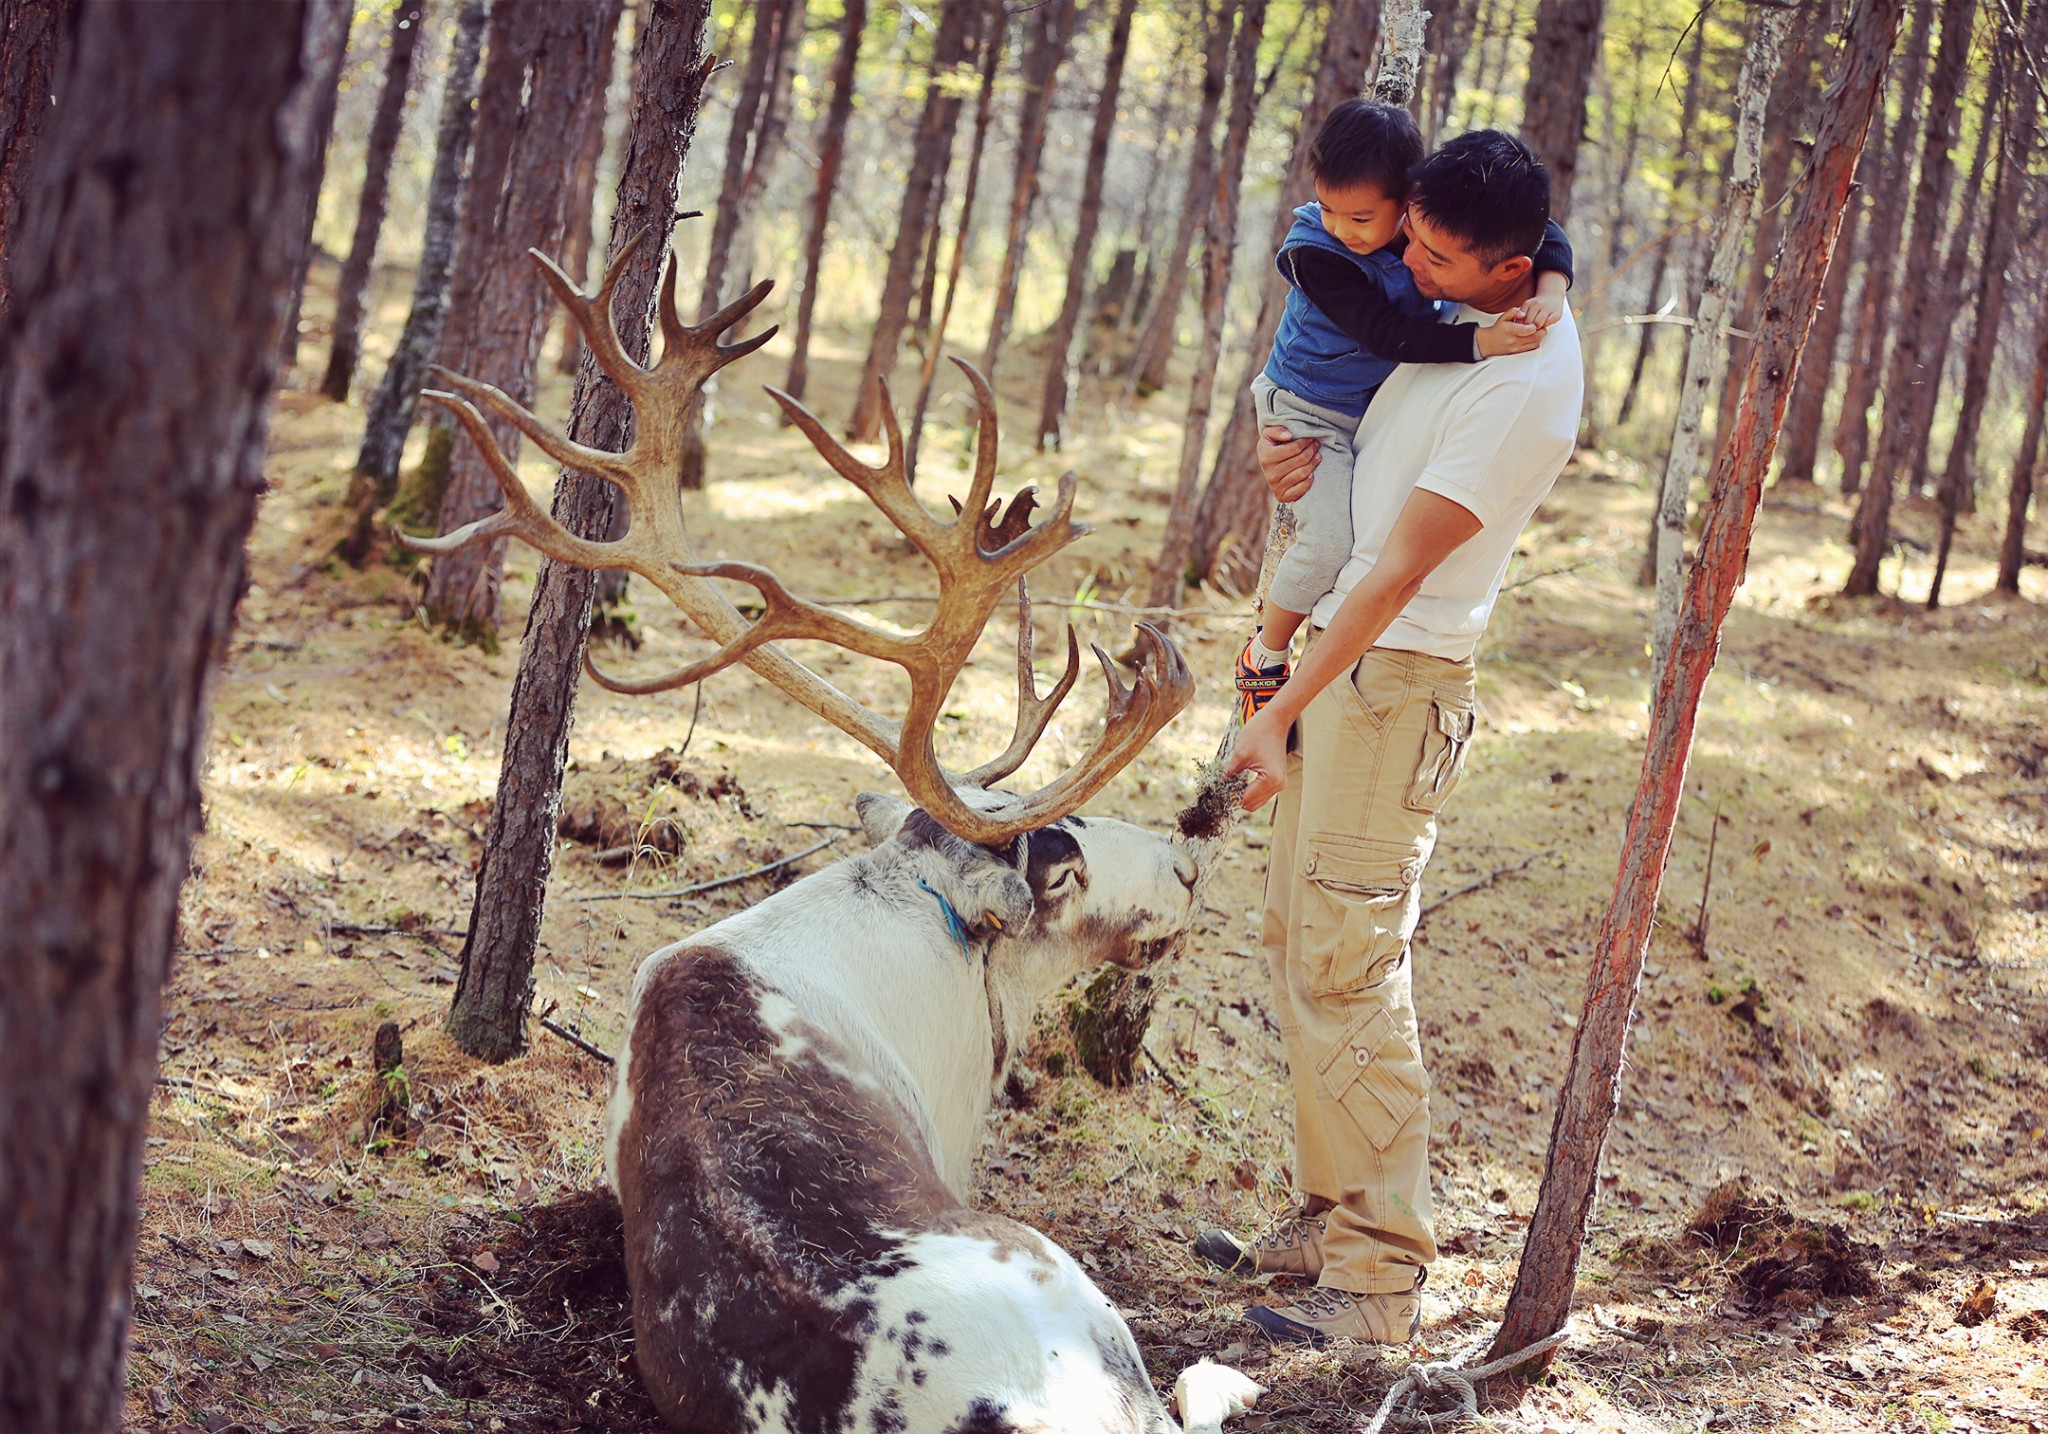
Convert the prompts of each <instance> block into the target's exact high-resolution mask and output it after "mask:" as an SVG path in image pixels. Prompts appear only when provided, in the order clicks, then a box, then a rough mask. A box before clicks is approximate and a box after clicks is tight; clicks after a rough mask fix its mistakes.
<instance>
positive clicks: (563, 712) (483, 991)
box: [448, 0, 711, 1061]
mask: <svg viewBox="0 0 2048 1434" xmlns="http://www.w3.org/2000/svg"><path fill="white" fill-rule="evenodd" d="M710 14H711V0H647V4H646V8H644V9H643V10H642V11H641V13H640V33H639V37H638V38H637V40H636V41H635V45H634V48H635V56H634V66H633V69H634V75H635V90H634V94H633V99H632V117H631V119H630V121H629V122H628V128H627V132H626V140H625V149H624V153H623V154H622V155H621V156H620V161H619V191H618V203H617V205H616V206H615V207H614V208H613V210H612V228H611V240H610V242H609V244H608V245H607V246H606V256H605V257H606V263H607V265H609V264H610V262H611V261H612V260H613V259H616V258H617V257H618V255H619V253H620V252H621V250H623V249H624V247H625V246H626V244H627V243H629V242H631V241H632V240H633V239H634V238H635V236H638V237H639V248H637V249H636V250H634V253H633V259H632V261H631V267H630V268H628V270H627V271H626V275H625V277H624V278H623V279H622V280H621V281H620V283H619V288H618V291H617V293H616V294H615V295H614V297H613V300H612V309H613V315H614V318H615V321H616V322H617V325H618V330H619V338H620V342H621V345H622V346H623V347H624V349H625V351H626V352H627V353H628V354H630V355H631V356H632V357H633V358H634V360H635V361H636V362H641V363H645V362H646V360H647V349H648V336H649V334H650V332H651V330H652V327H653V319H654V296H655V290H656V284H657V281H658V279H659V278H660V274H661V267H662V264H663V262H664V260H665V259H666V258H667V257H668V242H669V236H670V232H671V229H672V227H673V225H674V223H675V208H676V205H675V197H676V177H677V176H678V175H679V174H680V173H681V172H682V167H683V160H684V159H685V158H686V157H687V156H688V154H689V149H690V142H691V140H692V139H693V138H694V137H695V134H696V130H697V113H698V106H699V104H700V102H701V99H702V96H703V89H704V81H705V78H706V76H707V75H708V73H709V60H710V56H709V54H708V53H707V51H706V49H705V44H704V37H705V30H706V26H707V24H708V21H709V19H710ZM569 437H570V438H571V439H572V440H573V441H575V442H577V443H581V444H585V445H587V446H589V447H592V448H600V449H604V450H605V451H607V452H613V453H618V452H623V451H625V449H626V448H627V447H629V446H630V445H631V442H632V437H633V411H632V405H631V404H630V403H628V402H627V400H626V397H625V395H624V394H623V393H621V392H620V391H619V388H618V385H616V384H614V383H613V382H612V381H611V380H610V379H609V378H606V377H604V376H603V375H602V374H601V373H600V372H599V371H598V368H597V364H596V362H595V360H593V359H592V358H591V357H590V356H589V355H588V354H587V353H586V354H585V355H584V359H583V365H582V367H581V368H580V369H578V370H577V374H576V397H575V400H574V404H573V407H572V409H571V412H570V419H569ZM614 496H615V490H614V489H613V488H612V486H611V485H610V484H609V483H607V482H605V481H604V480H603V479H601V478H598V477H596V476H594V475H592V474H588V473H580V472H574V471H570V472H565V473H563V474H562V476H561V478H560V479H559V480H558V481H557V483H556V485H555V502H554V516H555V517H556V518H557V519H558V520H559V521H560V522H561V523H562V524H563V526H564V527H566V528H568V529H569V531H570V532H572V533H575V534H577V535H578V536H580V537H595V536H600V535H602V534H604V533H605V532H607V531H608V530H609V529H610V526H611V522H612V513H613V508H614V506H615V505H614V502H613V499H614ZM597 580H598V574H596V573H593V572H589V571H586V570H585V569H582V568H573V567H565V566H563V565H562V564H560V563H557V562H555V561H553V560H552V559H550V560H547V561H544V562H543V563H542V564H541V569H540V576H539V579H538V581H537V582H536V583H535V585H534V593H533V608H532V611H531V612H530V613H529V614H528V616H527V620H526V639H525V641H524V642H523V643H522V644H521V647H520V652H519V674H518V676H517V677H515V678H514V679H513V682H512V705H511V710H510V712H509V714H508V715H507V717H506V720H505V754H504V758H503V760H502V761H501V763H500V765H499V771H498V790H497V797H496V799H495V800H494V801H493V802H492V803H491V815H490V823H489V825H488V827H487V828H486V830H485V832H484V850H483V858H482V860H481V861H480V862H479V863H478V866H477V878H476V897H475V900H474V901H473V902H472V903H471V906H470V914H469V935H468V936H467V937H466V938H465V939H464V941H463V947H462V974H461V977H460V979H459V980H458V982H457V984H456V987H455V999H454V1002H453V1004H452V1006H451V1008H450V1010H449V1013H448V1030H449V1032H450V1034H452V1035H453V1036H454V1037H455V1039H456V1041H457V1042H458V1043H459V1044H461V1045H462V1047H463V1048H464V1049H465V1050H468V1051H470V1052H471V1053H473V1054H475V1055H477V1056H480V1057H482V1058H483V1059H485V1060H494V1061H501V1060H506V1059H509V1058H510V1057H512V1056H514V1055H517V1054H518V1053H519V1052H521V1051H523V1050H524V1049H525V1048H526V1011H527V1007H528V1005H529V1004H530V1003H531V1000H532V994H533V958H534V951H535V949H536V947H537V946H538V944H539V940H540V923H541V917H542V914H543V905H544V901H545V898H546V894H547V884H548V874H549V872H550V870H551V869H552V866H553V861H554V844H555V821H556V818H557V816H558V815H559V813H560V811H561V804H562V770H563V766H564V764H565V762H566V760H567V757H568V750H569V731H570V727H571V725H572V724H573V722H574V718H575V710H576V689H577V684H578V681H579V679H580V676H581V673H582V667H583V653H584V649H585V647H586V646H587V644H588V640H589V632H590V615H591V607H592V599H593V593H594V592H595V589H596V586H597Z"/></svg>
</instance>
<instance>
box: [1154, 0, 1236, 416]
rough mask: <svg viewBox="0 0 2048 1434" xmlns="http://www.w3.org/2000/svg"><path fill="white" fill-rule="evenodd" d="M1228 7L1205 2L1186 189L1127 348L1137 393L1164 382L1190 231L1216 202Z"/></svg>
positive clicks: (1185, 273)
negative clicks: (1145, 310) (1147, 314)
mask: <svg viewBox="0 0 2048 1434" xmlns="http://www.w3.org/2000/svg"><path fill="white" fill-rule="evenodd" d="M1232 14H1233V7H1232V6H1230V5H1228V4H1223V3H1218V4H1216V5H1215V6H1213V7H1210V8H1209V18H1208V21H1207V26H1208V28H1207V29H1206V30H1205V31H1204V36H1205V38H1204V41H1203V49H1202V103H1201V106H1200V107H1199V108H1198V109H1197V110H1196V111H1195V126H1194V129H1193V130H1192V131H1190V134H1189V141H1188V179H1187V190H1186V192H1185V193H1184V194H1183V196H1182V198H1181V210H1180V223H1179V224H1178V225H1177V226H1176V227H1175V229H1174V232H1173V247H1172V248H1171V249H1170V250H1168V251H1167V257H1166V262H1165V264H1164V265H1163V266H1162V267H1161V269H1160V276H1159V282H1158V283H1157V284H1156V285H1154V286H1153V288H1154V292H1155V297H1154V299H1153V301H1152V316H1151V318H1149V319H1148V320H1146V323H1145V331H1144V332H1143V333H1142V334H1140V335H1139V337H1138V342H1137V344H1136V346H1134V347H1133V348H1132V350H1131V380H1132V386H1133V387H1134V388H1136V390H1137V391H1138V393H1139V394H1140V395H1141V396H1142V395H1145V394H1150V393H1157V392H1158V391H1159V390H1160V389H1162V388H1164V387H1166V366H1167V364H1168V363H1169V362H1170V361H1171V360H1172V358H1173V349H1174V343H1175V339H1176V334H1177V331H1178V330H1179V328H1180V305H1181V295H1182V294H1184V293H1185V292H1186V291H1187V282H1188V256H1189V255H1190V254H1192V253H1193V252H1194V247H1195V235H1196V234H1197V233H1199V232H1200V231H1201V230H1202V228H1203V226H1204V225H1205V224H1206V223H1207V222H1208V219H1209V211H1210V209H1211V208H1212V207H1213V206H1214V204H1215V202H1216V116H1217V114H1218V112H1219V111H1220V110H1221V109H1222V107H1223V86H1224V82H1225V79H1226V77H1227V75H1228V73H1229V69H1230V21H1231V16H1232Z"/></svg>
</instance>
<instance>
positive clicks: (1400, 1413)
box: [1365, 1324, 1572, 1434]
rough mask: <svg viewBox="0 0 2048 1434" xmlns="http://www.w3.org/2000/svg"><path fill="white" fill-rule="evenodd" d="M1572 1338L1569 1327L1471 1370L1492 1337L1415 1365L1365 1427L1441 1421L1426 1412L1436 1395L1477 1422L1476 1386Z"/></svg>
mask: <svg viewBox="0 0 2048 1434" xmlns="http://www.w3.org/2000/svg"><path fill="white" fill-rule="evenodd" d="M1571 1334H1572V1329H1571V1325H1570V1324H1566V1325H1565V1327H1564V1328H1563V1329H1561V1330H1559V1331H1557V1333H1555V1334H1550V1335H1545V1336H1544V1337H1543V1338H1542V1339H1539V1340H1537V1341H1536V1342H1535V1343H1534V1344H1530V1345H1526V1346H1524V1347H1523V1348H1521V1349H1518V1350H1516V1351H1515V1352H1514V1353H1512V1354H1504V1355H1502V1356H1501V1357H1500V1358H1499V1359H1494V1360H1489V1361H1487V1362H1486V1363H1485V1364H1481V1365H1476V1366H1474V1367H1471V1368H1467V1367H1466V1364H1465V1361H1466V1360H1468V1359H1470V1358H1471V1357H1472V1356H1473V1355H1475V1354H1477V1353H1478V1352H1479V1351H1480V1350H1482V1349H1484V1348H1485V1347H1486V1346H1487V1344H1488V1343H1490V1342H1491V1341H1492V1339H1493V1336H1492V1335H1488V1336H1487V1337H1486V1338H1485V1339H1482V1340H1479V1341H1477V1342H1476V1343H1474V1344H1473V1345H1472V1346H1471V1347H1470V1348H1468V1349H1467V1350H1466V1351H1465V1352H1464V1353H1463V1354H1460V1355H1457V1356H1455V1357H1453V1358H1451V1359H1436V1360H1427V1361H1425V1362H1423V1363H1421V1364H1411V1365H1409V1366H1408V1367H1407V1368H1406V1369H1404V1370H1402V1371H1401V1377H1400V1378H1399V1379H1397V1380H1395V1381H1394V1387H1393V1388H1392V1389H1389V1390H1388V1391H1387V1397H1386V1398H1385V1399H1382V1400H1381V1401H1380V1408H1379V1412H1378V1413H1377V1414H1375V1415H1373V1417H1372V1423H1370V1424H1368V1425H1366V1426H1365V1434H1380V1431H1382V1430H1383V1429H1385V1428H1386V1427H1387V1424H1388V1421H1390V1420H1392V1419H1394V1418H1397V1417H1402V1418H1408V1417H1412V1418H1417V1419H1421V1420H1423V1421H1424V1422H1429V1421H1431V1420H1432V1419H1435V1418H1439V1417H1441V1416H1437V1415H1430V1414H1426V1413H1424V1412H1423V1409H1422V1401H1423V1400H1424V1399H1425V1398H1426V1397H1427V1396H1429V1395H1432V1394H1435V1395H1449V1396H1451V1397H1452V1398H1454V1399H1456V1400H1457V1401H1458V1406H1459V1407H1458V1413H1459V1416H1460V1417H1462V1418H1466V1419H1477V1418H1478V1417H1479V1390H1478V1388H1477V1387H1476V1386H1478V1385H1479V1384H1481V1383H1483V1382H1485V1381H1486V1380H1488V1379H1491V1378H1492V1377H1493V1376H1494V1375H1496V1374H1499V1373H1500V1372H1501V1371H1502V1370H1506V1369H1513V1368H1514V1367H1515V1366H1516V1365H1518V1364H1527V1363H1528V1362H1529V1361H1530V1360H1532V1359H1534V1358H1535V1357H1536V1356H1537V1355H1539V1354H1548V1353H1549V1352H1550V1351H1551V1350H1553V1349H1556V1348H1557V1347H1558V1346H1559V1345H1561V1344H1563V1343H1564V1342H1565V1341H1566V1340H1568V1339H1570V1338H1571Z"/></svg>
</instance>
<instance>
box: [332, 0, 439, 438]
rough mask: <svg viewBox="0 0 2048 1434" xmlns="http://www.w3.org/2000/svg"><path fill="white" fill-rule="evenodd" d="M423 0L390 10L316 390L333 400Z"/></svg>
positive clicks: (342, 379)
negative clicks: (387, 42) (380, 83)
mask: <svg viewBox="0 0 2048 1434" xmlns="http://www.w3.org/2000/svg"><path fill="white" fill-rule="evenodd" d="M426 13H427V7H426V0H411V3H401V4H400V5H399V7H398V8H397V9H396V10H394V11H393V12H392V14H391V51H390V54H389V55H388V56H387V57H386V59H385V62H384V88H383V89H382V90H381V91H380V92H379V93H378V95H377V114H376V117H375V118H374V119H372V120H371V121H370V138H369V143H368V144H367V145H366V146H365V154H364V158H363V192H362V194H361V195H360V196H359V197H358V198H357V200H356V230H355V234H354V236H353V237H352V238H351V239H350V240H349V246H348V258H347V259H345V260H343V261H342V265H341V281H340V283H339V284H337V285H336V286H335V291H334V335H333V340H332V342H331V343H330V345H329V347H328V350H327V373H326V375H325V376H324V377H323V378H322V379H321V380H320V392H321V393H323V394H325V395H326V396H327V397H329V398H331V399H333V400H334V401H335V402H336V403H347V402H348V390H349V385H350V384H351V383H352V382H354V380H355V375H356V359H357V357H358V355H359V354H360V353H361V352H362V342H363V307H364V302H365V300H366V299H367V297H368V294H369V289H370V262H371V260H373V259H374V258H375V257H376V255H377V235H378V234H379V232H380V231H382V229H383V228H384V203H385V200H386V198H387V197H388V196H389V195H390V193H391V156H392V155H393V154H394V153H396V152H397V149H398V131H399V128H400V121H401V120H403V119H404V118H405V95H406V90H407V89H408V88H409V87H410V86H411V83H412V57H413V52H414V50H416V49H417V48H418V47H419V38H420V28H421V26H422V25H423V24H424V23H425V21H426Z"/></svg>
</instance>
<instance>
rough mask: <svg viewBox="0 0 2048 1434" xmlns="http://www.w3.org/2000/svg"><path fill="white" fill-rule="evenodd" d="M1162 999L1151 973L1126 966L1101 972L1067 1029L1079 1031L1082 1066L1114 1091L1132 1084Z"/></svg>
mask: <svg viewBox="0 0 2048 1434" xmlns="http://www.w3.org/2000/svg"><path fill="white" fill-rule="evenodd" d="M1158 999H1159V992H1158V987H1157V986H1156V984H1155V983H1154V982H1153V979H1152V976H1151V974H1150V973H1149V972H1146V971H1126V970H1124V969H1123V968H1122V967H1120V966H1109V967H1105V968H1103V970H1102V971H1100V972H1098V973H1097V974H1096V976H1095V979H1094V980H1092V981H1090V982H1089V983H1088V985H1087V988H1086V989H1085V990H1083V991H1082V992H1081V995H1080V996H1079V998H1078V999H1076V1000H1075V1001H1074V1003H1073V1004H1072V1005H1070V1006H1069V1007H1068V1008H1067V1028H1068V1029H1069V1030H1070V1031H1071V1032H1072V1033H1073V1037H1074V1056H1075V1059H1077V1060H1079V1061H1080V1063H1081V1068H1082V1069H1083V1070H1085V1071H1087V1072H1088V1074H1089V1075H1091V1076H1093V1077H1095V1079H1096V1080H1098V1081H1100V1082H1101V1083H1102V1084H1103V1085H1106V1086H1109V1087H1111V1088H1114V1089H1120V1088H1122V1087H1124V1086H1127V1085H1129V1084H1131V1082H1132V1081H1134V1080H1135V1079H1136V1078H1137V1074H1138V1061H1139V1059H1140V1058H1141V1057H1142V1056H1143V1055H1144V1052H1145V1031H1146V1029H1147V1028H1148V1027H1149V1026H1150V1025H1151V1024H1152V1007H1153V1005H1154V1004H1155V1003H1156V1002H1157V1001H1158Z"/></svg>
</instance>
